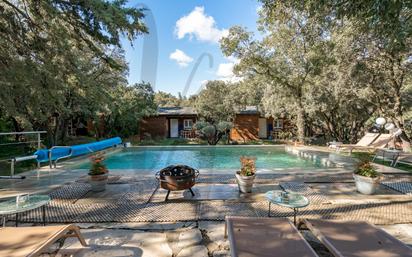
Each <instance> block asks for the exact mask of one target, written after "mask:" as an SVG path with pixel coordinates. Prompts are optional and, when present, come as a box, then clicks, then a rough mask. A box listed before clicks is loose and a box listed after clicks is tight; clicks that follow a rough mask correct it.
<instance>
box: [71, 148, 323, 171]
mask: <svg viewBox="0 0 412 257" xmlns="http://www.w3.org/2000/svg"><path fill="white" fill-rule="evenodd" d="M240 156H254V157H256V158H257V160H256V167H257V168H258V169H285V168H301V169H314V168H323V166H322V165H321V164H320V163H317V162H313V161H309V160H304V159H301V158H299V157H297V156H294V155H292V154H288V153H286V152H285V150H284V148H283V147H150V148H144V147H141V148H127V149H124V150H123V151H120V152H117V153H114V154H112V155H109V156H108V157H107V158H106V160H105V164H106V165H107V167H108V168H109V169H150V170H154V171H156V170H160V169H161V168H164V167H166V166H168V165H172V164H185V165H189V166H192V167H194V168H197V169H239V167H240V162H239V157H240ZM89 167H90V163H84V164H82V165H80V166H78V167H76V168H80V169H88V168H89Z"/></svg>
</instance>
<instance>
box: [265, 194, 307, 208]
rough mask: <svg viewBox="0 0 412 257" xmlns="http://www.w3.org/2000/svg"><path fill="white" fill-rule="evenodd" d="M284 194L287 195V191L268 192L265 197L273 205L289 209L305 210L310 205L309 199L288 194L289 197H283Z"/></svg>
mask: <svg viewBox="0 0 412 257" xmlns="http://www.w3.org/2000/svg"><path fill="white" fill-rule="evenodd" d="M282 193H285V191H281V190H274V191H268V192H266V194H265V197H266V199H267V200H268V201H269V202H271V203H275V204H278V205H280V206H284V207H288V208H303V207H306V206H308V205H309V203H310V202H309V199H308V198H306V197H305V196H303V195H301V194H298V193H291V192H287V197H282Z"/></svg>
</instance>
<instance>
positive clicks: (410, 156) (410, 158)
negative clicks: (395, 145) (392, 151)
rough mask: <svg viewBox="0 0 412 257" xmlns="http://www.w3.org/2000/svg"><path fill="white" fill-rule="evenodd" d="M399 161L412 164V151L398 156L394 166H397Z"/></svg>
mask: <svg viewBox="0 0 412 257" xmlns="http://www.w3.org/2000/svg"><path fill="white" fill-rule="evenodd" d="M399 163H403V164H408V165H412V153H400V154H399V155H398V157H397V158H396V160H395V162H394V164H393V167H396V165H398V164H399Z"/></svg>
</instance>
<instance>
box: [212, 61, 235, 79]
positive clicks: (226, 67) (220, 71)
mask: <svg viewBox="0 0 412 257" xmlns="http://www.w3.org/2000/svg"><path fill="white" fill-rule="evenodd" d="M234 65H235V64H234V63H232V62H228V63H221V64H219V67H218V68H217V72H216V75H217V76H218V77H221V78H230V77H233V76H234V74H233V66H234Z"/></svg>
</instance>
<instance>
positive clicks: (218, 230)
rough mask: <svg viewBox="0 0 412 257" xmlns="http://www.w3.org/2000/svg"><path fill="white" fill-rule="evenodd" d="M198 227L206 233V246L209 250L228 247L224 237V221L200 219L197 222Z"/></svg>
mask: <svg viewBox="0 0 412 257" xmlns="http://www.w3.org/2000/svg"><path fill="white" fill-rule="evenodd" d="M199 229H201V230H202V231H204V232H205V233H206V238H207V239H208V241H209V242H207V247H208V248H209V251H211V252H214V251H215V250H221V249H229V242H228V241H227V239H226V238H225V237H224V232H225V223H224V222H215V221H201V222H199Z"/></svg>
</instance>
